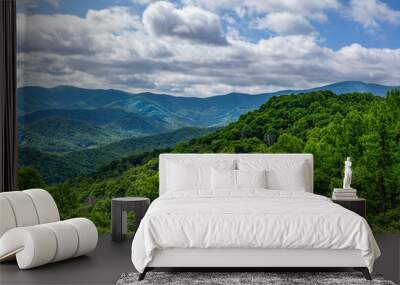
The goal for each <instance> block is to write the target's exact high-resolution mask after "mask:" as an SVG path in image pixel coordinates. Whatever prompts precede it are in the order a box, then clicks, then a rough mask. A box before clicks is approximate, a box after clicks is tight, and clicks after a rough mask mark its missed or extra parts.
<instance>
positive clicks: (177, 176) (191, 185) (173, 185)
mask: <svg viewBox="0 0 400 285" xmlns="http://www.w3.org/2000/svg"><path fill="white" fill-rule="evenodd" d="M235 166H236V161H234V160H229V161H225V160H218V161H215V162H214V163H212V164H209V163H202V162H192V163H191V162H190V161H174V162H172V161H170V162H168V164H167V181H166V182H167V183H166V186H167V191H185V190H188V191H190V190H211V188H212V187H211V168H216V169H234V168H235Z"/></svg>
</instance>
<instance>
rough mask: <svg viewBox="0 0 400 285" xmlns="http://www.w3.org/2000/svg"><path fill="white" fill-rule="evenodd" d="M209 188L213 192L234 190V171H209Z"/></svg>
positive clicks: (213, 169)
mask: <svg viewBox="0 0 400 285" xmlns="http://www.w3.org/2000/svg"><path fill="white" fill-rule="evenodd" d="M211 188H212V189H213V190H221V189H223V190H235V189H236V170H232V169H215V168H212V169H211Z"/></svg>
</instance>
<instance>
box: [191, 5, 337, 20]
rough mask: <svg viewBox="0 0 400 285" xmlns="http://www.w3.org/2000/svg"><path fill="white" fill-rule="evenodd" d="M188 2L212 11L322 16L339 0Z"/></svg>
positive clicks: (334, 7)
mask: <svg viewBox="0 0 400 285" xmlns="http://www.w3.org/2000/svg"><path fill="white" fill-rule="evenodd" d="M184 2H185V3H186V4H193V5H198V6H200V7H204V8H206V9H210V10H212V11H217V10H230V9H233V7H235V10H237V11H241V13H243V10H247V11H248V13H250V12H253V13H255V14H260V13H270V12H290V13H294V14H299V15H302V16H308V17H312V18H316V19H318V18H321V17H323V16H322V15H323V14H324V11H326V10H331V9H338V8H339V7H340V2H339V1H338V0H301V1H299V0H268V1H262V0H184Z"/></svg>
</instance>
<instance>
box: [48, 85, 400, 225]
mask: <svg viewBox="0 0 400 285" xmlns="http://www.w3.org/2000/svg"><path fill="white" fill-rule="evenodd" d="M169 151H170V152H186V153H189V152H193V153H204V152H209V153H211V152H216V153H218V152H224V153H244V152H261V153H295V152H306V153H313V154H314V171H315V173H314V185H315V187H314V189H315V193H317V194H321V195H326V196H330V195H331V191H332V188H333V187H340V186H341V183H342V171H343V161H344V159H345V158H346V157H347V156H351V157H352V159H353V184H352V186H353V187H355V188H357V189H358V191H359V196H361V197H364V198H366V199H367V200H368V206H367V207H368V221H369V223H370V224H371V225H372V227H373V230H374V231H386V232H400V92H399V91H391V92H389V93H388V95H387V96H386V98H379V97H376V96H373V95H372V94H361V93H352V94H345V95H340V96H338V95H335V94H333V93H332V92H328V91H318V92H312V93H307V94H300V95H290V96H281V97H273V98H271V99H270V100H269V101H268V102H267V103H266V104H264V105H262V106H261V107H260V108H259V109H258V110H256V111H253V112H249V113H247V114H245V115H242V116H241V117H240V118H239V120H238V121H237V122H235V123H232V124H230V125H229V126H227V127H226V128H223V129H220V130H218V131H216V132H213V133H211V134H209V135H206V136H203V137H201V138H197V139H193V140H191V141H190V142H188V143H179V144H178V145H176V146H175V147H174V148H173V149H170V150H164V152H169ZM158 154H159V152H153V153H147V154H142V155H136V156H134V157H129V158H126V159H124V160H121V161H116V162H113V163H111V164H110V165H109V166H108V167H103V168H102V169H99V170H98V171H97V172H96V173H94V174H91V175H87V176H85V177H81V178H79V179H74V180H69V181H68V182H66V183H63V184H59V185H55V186H51V187H49V191H50V192H51V193H52V194H53V195H54V197H55V199H56V201H57V203H58V205H60V206H61V207H60V208H61V209H60V210H61V214H62V216H63V217H64V218H68V217H73V216H86V217H88V218H90V219H92V220H93V221H94V222H95V223H96V225H97V226H98V228H99V230H100V231H109V230H110V199H111V198H112V197H117V196H130V195H132V196H135V195H138V196H146V197H150V198H151V199H154V198H156V197H157V195H158V159H157V157H158Z"/></svg>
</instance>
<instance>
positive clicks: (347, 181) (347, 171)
mask: <svg viewBox="0 0 400 285" xmlns="http://www.w3.org/2000/svg"><path fill="white" fill-rule="evenodd" d="M351 174H352V172H351V160H350V157H347V160H346V161H345V162H344V179H343V189H352V188H351V186H350V185H351Z"/></svg>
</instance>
